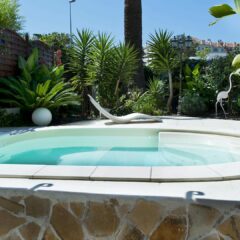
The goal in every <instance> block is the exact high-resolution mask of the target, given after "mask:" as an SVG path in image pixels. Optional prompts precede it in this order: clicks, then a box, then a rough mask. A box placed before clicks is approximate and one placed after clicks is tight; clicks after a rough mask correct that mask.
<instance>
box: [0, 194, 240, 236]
mask: <svg viewBox="0 0 240 240" xmlns="http://www.w3.org/2000/svg"><path fill="white" fill-rule="evenodd" d="M0 195H1V196H0V239H1V240H23V239H24V240H82V239H85V240H94V239H96V240H110V239H114V240H115V239H116V240H144V239H150V240H185V239H189V240H198V239H199V240H227V239H228V240H229V239H232V240H239V239H240V207H239V205H238V204H234V203H222V202H211V201H209V202H208V203H206V202H205V203H204V204H203V203H193V202H188V201H185V200H183V199H156V198H137V197H134V198H125V197H104V196H99V195H98V196H94V195H84V194H83V195H73V194H63V193H54V194H53V193H46V192H45V193H44V192H31V193H30V192H21V193H20V192H12V193H9V192H8V191H6V192H4V191H1V192H0Z"/></svg>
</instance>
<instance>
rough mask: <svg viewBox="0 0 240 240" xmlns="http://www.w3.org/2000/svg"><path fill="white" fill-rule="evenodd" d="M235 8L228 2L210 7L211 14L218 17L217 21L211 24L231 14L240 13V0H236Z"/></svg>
mask: <svg viewBox="0 0 240 240" xmlns="http://www.w3.org/2000/svg"><path fill="white" fill-rule="evenodd" d="M234 3H235V9H234V8H232V7H231V6H230V5H228V4H220V5H216V6H213V7H211V8H210V9H209V12H210V14H211V15H212V16H213V17H215V18H216V21H214V22H213V23H211V25H213V24H215V23H217V22H218V21H219V20H220V19H221V18H224V17H227V16H231V15H234V14H240V0H234Z"/></svg>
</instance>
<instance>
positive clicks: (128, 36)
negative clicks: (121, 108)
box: [124, 0, 146, 88]
mask: <svg viewBox="0 0 240 240" xmlns="http://www.w3.org/2000/svg"><path fill="white" fill-rule="evenodd" d="M124 31H125V42H126V43H127V44H130V45H132V46H134V47H135V48H136V50H137V51H138V58H139V61H138V71H137V74H136V76H135V79H134V82H135V83H136V85H137V87H139V88H145V85H146V84H145V78H144V72H143V60H142V58H143V49H142V1H141V0H125V14H124Z"/></svg>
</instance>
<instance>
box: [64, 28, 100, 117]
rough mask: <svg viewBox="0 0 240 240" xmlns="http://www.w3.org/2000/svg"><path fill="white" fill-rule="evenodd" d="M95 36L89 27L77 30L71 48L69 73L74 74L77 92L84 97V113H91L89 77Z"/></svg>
mask: <svg viewBox="0 0 240 240" xmlns="http://www.w3.org/2000/svg"><path fill="white" fill-rule="evenodd" d="M94 40H95V36H94V35H93V32H92V31H90V30H88V29H83V30H82V31H79V30H77V35H74V36H73V44H72V48H71V50H70V62H69V64H68V69H69V73H70V74H71V75H73V77H72V79H71V81H72V84H73V86H74V88H75V90H76V92H77V93H78V94H79V95H80V96H81V97H82V100H83V101H82V104H81V105H82V114H83V115H85V116H87V115H88V114H89V111H90V108H89V99H88V94H91V86H90V85H91V83H89V82H88V79H89V66H90V64H91V62H92V59H91V57H90V56H91V54H92V50H93V43H94Z"/></svg>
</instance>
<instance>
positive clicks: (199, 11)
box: [19, 0, 240, 42]
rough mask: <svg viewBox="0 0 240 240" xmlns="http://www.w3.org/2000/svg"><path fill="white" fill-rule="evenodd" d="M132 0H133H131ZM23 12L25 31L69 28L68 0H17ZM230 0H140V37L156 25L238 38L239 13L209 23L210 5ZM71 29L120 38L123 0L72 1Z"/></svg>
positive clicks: (199, 34)
mask: <svg viewBox="0 0 240 240" xmlns="http://www.w3.org/2000/svg"><path fill="white" fill-rule="evenodd" d="M133 1H134V0H133ZM19 2H20V4H21V14H22V15H23V16H25V20H26V22H25V29H24V31H26V32H30V33H31V34H32V33H50V32H54V31H57V32H66V33H68V32H69V3H68V0H19ZM233 2H234V1H233V0H199V1H196V0H171V1H169V0H142V3H143V38H144V41H146V40H147V37H148V35H149V33H152V32H154V30H155V29H159V28H161V29H168V30H170V31H172V32H174V33H175V34H181V33H185V34H187V35H192V36H195V37H198V38H201V39H212V40H219V39H221V40H223V41H232V42H234V41H236V42H240V16H233V17H229V18H226V19H224V20H222V21H220V22H219V23H218V24H217V25H215V26H213V27H209V26H208V24H209V23H210V22H211V21H212V20H213V18H212V17H211V16H210V15H209V14H208V9H209V7H210V6H212V5H216V4H219V3H229V4H231V5H233ZM72 7H73V9H72V16H73V29H74V30H75V29H76V28H79V29H82V28H89V29H91V30H93V31H95V32H97V31H99V30H100V31H104V32H108V33H112V35H113V36H115V38H116V40H122V39H123V12H124V0H77V1H76V3H74V4H73V5H72Z"/></svg>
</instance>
